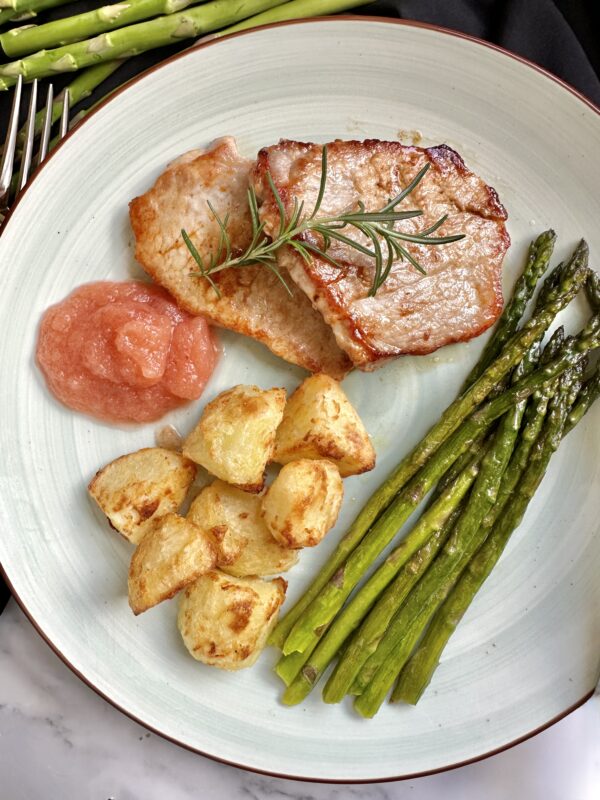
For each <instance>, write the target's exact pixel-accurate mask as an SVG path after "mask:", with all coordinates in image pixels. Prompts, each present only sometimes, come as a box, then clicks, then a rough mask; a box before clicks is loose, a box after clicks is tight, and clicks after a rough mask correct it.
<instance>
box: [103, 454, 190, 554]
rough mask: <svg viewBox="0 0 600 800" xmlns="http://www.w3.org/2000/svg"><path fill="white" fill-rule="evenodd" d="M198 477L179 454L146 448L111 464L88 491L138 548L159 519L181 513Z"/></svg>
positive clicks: (121, 531) (113, 525) (112, 522)
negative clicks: (185, 499)
mask: <svg viewBox="0 0 600 800" xmlns="http://www.w3.org/2000/svg"><path fill="white" fill-rule="evenodd" d="M195 476H196V465H195V464H193V463H192V462H191V461H189V460H188V459H187V458H184V456H182V455H180V454H179V453H174V452H173V451H171V450H165V449H164V448H162V447H146V448H144V449H143V450H138V451H137V452H136V453H129V454H128V455H125V456H121V458H117V459H115V460H114V461H111V462H110V464H107V465H106V466H105V467H104V468H103V469H101V470H100V471H99V472H97V473H96V475H95V477H94V478H93V480H92V481H91V482H90V484H89V486H88V491H89V493H90V494H91V496H92V497H93V498H94V500H95V501H96V502H97V503H98V505H99V506H100V508H101V509H102V511H103V512H104V513H105V514H106V516H107V517H108V521H109V523H110V524H111V525H112V527H113V528H115V530H117V531H119V533H122V534H123V536H125V538H126V539H129V541H130V542H133V543H134V544H138V543H139V542H141V541H142V539H143V537H144V535H145V534H146V533H147V532H148V531H149V530H150V529H151V528H152V527H153V526H154V523H155V521H156V520H157V519H159V518H160V517H163V516H164V515H165V514H169V513H171V512H173V511H177V509H178V508H179V506H180V505H181V503H182V502H183V500H184V498H185V495H186V492H187V490H188V489H189V487H190V485H191V483H192V481H193V480H194V478H195Z"/></svg>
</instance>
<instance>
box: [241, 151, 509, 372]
mask: <svg viewBox="0 0 600 800" xmlns="http://www.w3.org/2000/svg"><path fill="white" fill-rule="evenodd" d="M321 154H322V147H321V145H317V144H303V143H301V142H293V141H281V142H280V143H279V144H277V145H274V146H273V147H267V148H265V149H263V150H261V151H260V153H259V155H258V161H257V163H256V167H255V169H254V174H253V181H254V185H255V188H256V191H257V194H258V197H259V201H262V205H261V208H260V214H261V218H262V219H263V220H264V222H265V223H266V229H267V231H268V232H269V233H270V234H273V232H274V231H275V230H276V229H277V226H278V224H279V215H278V212H277V207H276V205H275V202H274V198H273V193H272V191H271V190H270V188H269V185H268V182H267V180H266V174H267V171H269V172H270V174H271V176H272V177H273V180H274V183H275V186H276V187H277V190H278V192H279V193H280V195H281V197H282V199H283V202H284V205H285V207H286V211H287V213H288V214H289V213H291V211H292V208H293V203H294V198H298V200H299V201H304V204H305V208H306V209H307V210H308V211H309V212H310V211H311V209H312V208H313V207H314V203H315V200H316V197H317V193H318V188H319V180H320V175H321ZM425 164H429V165H430V169H429V171H428V172H427V173H426V175H425V177H424V178H423V180H422V181H421V183H420V184H419V185H418V186H417V188H416V189H415V190H414V191H413V192H412V194H411V195H409V197H408V198H407V199H406V200H404V202H403V203H402V206H401V207H400V208H399V210H406V209H413V208H415V207H416V208H419V209H421V210H422V211H423V216H421V217H417V218H415V219H411V220H405V221H402V222H399V223H396V225H397V226H399V229H400V226H401V229H402V230H405V231H407V232H409V233H415V232H416V231H418V230H423V229H424V228H427V227H429V226H430V225H432V224H433V223H434V222H436V221H437V220H438V219H439V218H440V217H441V216H442V215H444V214H447V215H448V220H447V221H446V222H445V223H444V224H443V225H442V227H441V228H440V229H439V230H438V232H437V233H436V234H435V235H436V236H445V235H450V234H455V233H464V234H466V236H465V238H464V239H462V240H461V241H458V242H455V243H453V244H446V245H441V246H423V245H414V244H407V249H408V250H409V251H410V252H411V253H412V254H413V255H414V256H415V258H416V259H417V261H418V262H419V263H420V264H421V266H422V267H423V268H424V269H425V270H426V272H427V274H426V275H425V276H424V275H422V274H421V273H419V272H418V271H417V270H416V269H415V268H414V267H412V266H411V265H410V264H409V263H407V262H406V261H398V262H396V263H394V265H393V267H392V271H391V273H390V275H389V277H388V279H387V280H386V281H385V283H384V284H383V286H381V288H380V289H379V290H378V291H377V294H376V296H375V297H369V296H368V293H369V289H370V287H371V284H372V280H373V260H372V259H371V258H370V257H369V256H368V255H362V254H361V253H359V252H358V251H357V250H354V249H353V248H351V247H349V246H348V245H344V244H339V243H336V242H333V243H332V245H331V248H330V251H329V252H330V254H331V255H332V256H333V257H334V258H335V259H336V260H337V261H338V262H340V263H341V264H342V266H343V269H339V268H338V267H335V266H332V265H331V264H330V263H328V262H327V261H325V260H323V259H320V258H319V257H311V258H310V260H309V261H308V263H307V262H305V261H304V260H303V259H302V257H301V256H300V255H299V254H298V253H297V252H296V251H295V250H293V249H291V248H289V247H285V248H281V250H280V252H279V256H278V260H279V264H280V266H281V268H282V269H286V270H288V271H289V273H290V275H291V276H292V278H293V279H294V281H295V282H296V284H297V285H298V286H299V287H300V288H301V289H303V291H304V292H305V293H306V295H307V297H309V298H310V300H311V301H312V303H313V305H314V306H315V307H316V308H318V309H319V311H320V312H321V313H322V315H323V317H324V319H325V320H326V322H327V323H328V324H329V325H331V327H332V329H333V331H334V333H335V337H336V339H337V342H338V344H339V346H340V347H341V348H342V349H343V350H345V351H346V352H347V353H348V355H349V356H350V358H351V359H352V361H353V363H354V364H355V365H356V366H357V367H358V368H359V369H362V370H372V369H374V368H375V367H377V366H379V365H380V364H382V363H383V362H385V361H386V360H388V359H390V358H393V357H395V356H400V355H404V354H408V353H415V354H424V353H430V352H432V351H433V350H436V349H437V348H438V347H442V345H445V344H448V343H450V342H459V341H465V340H467V339H471V338H472V337H473V336H477V335H478V334H480V333H482V332H483V331H484V330H485V329H486V328H488V327H489V326H490V325H491V324H492V323H493V322H494V321H495V320H496V318H497V317H498V315H499V313H500V311H501V310H502V288H501V267H502V259H503V258H504V254H505V252H506V250H507V249H508V246H509V244H510V239H509V236H508V233H507V231H506V227H505V225H504V221H505V220H506V211H505V210H504V208H503V207H502V205H501V204H500V202H499V200H498V196H497V195H496V192H495V191H494V189H492V188H491V187H490V186H487V184H486V183H484V181H483V180H482V179H481V178H479V177H478V176H477V175H475V174H474V173H473V172H471V171H470V170H468V169H467V167H466V166H465V164H464V162H463V160H462V158H461V157H460V156H459V155H458V153H456V152H455V151H454V150H451V149H450V148H449V147H447V146H446V145H441V146H439V147H430V148H426V149H423V148H420V147H408V146H405V145H402V144H400V143H398V142H382V141H378V140H369V141H365V142H353V141H350V142H342V141H336V142H332V143H331V144H329V145H328V171H327V185H326V190H325V196H324V198H323V203H322V206H321V210H320V211H319V214H318V216H326V215H327V216H329V215H335V214H339V213H340V212H343V211H347V210H350V209H355V208H356V207H357V205H358V203H359V201H362V202H363V203H364V205H365V206H366V209H367V210H368V211H375V210H377V209H379V208H381V207H382V206H384V205H385V204H386V203H387V202H388V201H389V199H390V198H392V197H394V196H395V195H397V194H398V193H399V192H400V191H401V190H402V189H403V188H404V187H406V186H407V185H408V184H409V183H410V181H411V180H412V179H413V178H414V177H415V176H416V174H417V172H418V171H419V170H420V169H421V168H422V167H423V166H424V165H425ZM344 233H347V234H348V235H349V236H351V237H354V238H356V237H357V236H360V235H361V234H358V233H357V232H356V231H353V229H351V228H347V229H345V230H344ZM303 236H304V238H305V239H307V240H308V241H312V243H314V244H320V241H319V239H318V237H317V236H316V235H315V234H314V233H310V232H309V233H306V234H303ZM363 242H364V243H365V244H368V243H369V242H368V240H366V239H364V240H363ZM384 252H385V251H384Z"/></svg>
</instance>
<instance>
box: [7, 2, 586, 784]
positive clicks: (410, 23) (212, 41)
mask: <svg viewBox="0 0 600 800" xmlns="http://www.w3.org/2000/svg"><path fill="white" fill-rule="evenodd" d="M315 22H316V23H319V22H323V23H328V22H358V23H361V22H363V23H367V24H368V23H372V22H376V23H382V24H390V25H399V26H404V27H409V28H410V27H413V28H423V29H426V30H431V31H435V32H437V33H441V34H443V35H447V36H453V37H455V38H458V39H463V40H466V41H469V42H472V43H474V44H477V45H480V46H483V47H486V48H488V49H490V50H494V51H496V52H497V53H499V54H501V55H504V56H508V57H509V58H511V59H513V60H515V61H518V62H520V63H521V64H523V65H524V66H526V67H529V68H531V69H533V70H535V71H536V72H538V73H539V74H541V75H542V76H544V77H546V78H547V79H549V80H551V81H553V82H554V83H556V84H558V85H559V86H560V87H561V88H562V89H564V90H566V91H568V92H569V93H570V94H572V95H574V96H575V97H576V98H577V99H578V100H579V101H581V102H583V103H584V104H585V105H586V106H587V107H588V108H590V109H591V110H592V111H594V112H595V113H596V114H598V116H600V107H599V106H597V105H596V104H595V103H594V102H593V101H592V100H590V99H589V98H587V97H586V96H585V95H584V94H582V93H581V92H580V91H579V90H578V89H575V87H573V86H571V85H570V84H569V83H568V82H567V81H565V80H563V79H562V78H559V77H558V76H557V75H554V73H552V72H550V71H549V70H547V69H546V68H545V67H542V66H540V65H539V64H536V63H534V62H533V61H530V60H529V59H527V58H525V57H524V56H520V55H518V54H516V53H513V52H511V51H510V50H507V49H506V48H504V47H501V46H500V45H497V44H493V43H492V42H487V41H485V40H484V39H480V38H479V37H477V36H472V35H470V34H467V33H464V32H462V31H457V30H453V29H451V28H447V27H444V26H442V25H435V24H432V23H427V22H418V21H416V20H407V19H396V18H394V17H385V16H376V15H359V14H339V15H335V16H332V15H328V16H322V17H308V18H303V19H292V20H283V21H280V22H272V23H269V24H266V25H260V26H257V27H254V28H248V29H246V30H243V31H238V32H236V33H232V34H228V35H226V36H220V37H217V36H215V35H214V34H209V35H208V36H205V37H203V38H202V39H200V40H199V41H197V42H196V43H195V44H193V45H191V46H190V47H187V48H185V49H184V50H181V51H180V52H178V53H174V54H173V55H171V56H169V57H168V58H165V59H163V60H162V61H160V62H159V63H157V64H154V65H153V66H151V67H148V68H147V69H145V70H144V71H143V72H140V73H139V74H138V75H136V76H135V77H133V78H131V79H130V80H129V81H127V83H125V84H123V85H122V86H120V87H119V88H118V89H116V90H115V91H113V92H112V93H111V94H109V95H108V96H107V97H106V98H104V100H102V101H100V102H99V103H98V104H97V105H96V106H95V107H94V108H93V110H92V111H90V113H89V114H87V115H86V116H85V117H84V118H83V119H82V120H80V122H79V123H78V124H77V125H75V127H74V128H72V129H71V130H70V131H68V132H67V134H66V136H65V137H64V138H63V139H62V140H61V141H60V142H59V144H58V145H57V146H56V147H55V148H54V149H53V150H52V152H51V153H50V154H49V156H48V157H47V158H46V159H45V161H44V162H43V163H42V164H41V165H40V166H39V167H38V168H37V169H36V170H35V172H34V173H33V175H32V177H31V179H30V181H29V183H28V184H27V185H26V186H25V188H24V189H23V190H21V192H20V193H19V195H18V196H17V198H16V200H15V202H14V204H13V205H12V206H11V208H10V210H9V211H8V213H7V215H6V217H5V218H4V220H3V222H2V224H0V235H1V234H2V233H3V231H4V230H5V228H6V226H7V225H8V224H9V222H10V219H11V217H12V214H13V212H14V211H15V210H16V208H17V207H18V206H19V205H20V203H21V201H22V199H23V197H24V196H25V195H26V194H27V193H28V192H29V190H30V189H31V187H32V185H34V183H35V180H36V178H37V177H38V175H39V174H40V172H41V171H42V170H43V169H44V167H45V166H46V165H47V164H48V162H49V161H50V159H51V158H52V157H53V156H54V155H55V154H56V153H57V152H58V151H59V150H60V149H61V148H62V146H63V144H64V143H65V142H66V141H67V140H68V139H70V138H71V137H72V136H73V135H74V134H76V133H77V132H78V131H79V130H80V128H81V126H82V125H83V124H85V123H87V122H89V121H90V120H91V119H93V117H94V116H95V115H96V113H97V112H98V111H100V110H101V109H103V108H104V107H105V106H106V105H107V104H108V103H110V102H111V101H112V100H114V99H115V98H116V97H118V96H119V95H121V94H122V93H123V92H125V91H127V90H128V89H129V88H130V87H132V86H134V85H135V84H137V83H138V82H139V81H141V80H143V79H145V78H146V77H147V76H149V75H150V74H152V73H154V72H156V71H158V70H159V69H162V68H163V67H165V66H167V65H170V64H172V63H173V62H175V61H178V60H180V59H183V58H185V57H186V56H188V55H190V53H192V52H193V51H194V50H201V49H204V48H207V47H210V46H213V45H216V44H218V43H220V42H223V41H229V40H231V39H235V38H237V37H241V36H249V35H252V34H254V33H256V32H259V31H263V30H268V29H270V28H282V27H287V26H292V25H305V24H308V23H315ZM0 574H1V575H2V577H3V578H4V581H5V582H6V584H7V585H8V587H9V589H10V592H11V595H12V597H14V599H15V601H16V602H17V605H18V606H19V608H20V609H21V611H22V612H23V613H24V614H25V616H26V617H27V619H28V620H29V622H30V623H31V625H32V626H33V628H34V630H35V631H36V632H37V633H38V634H39V636H40V637H41V638H42V639H43V640H44V642H45V643H46V644H47V645H48V646H49V647H50V649H51V650H52V651H53V652H54V653H55V654H56V655H57V656H58V657H59V659H60V660H61V661H62V662H63V664H65V666H67V667H68V668H69V669H70V670H71V672H72V673H73V674H74V675H76V676H77V677H78V678H79V679H80V680H81V681H82V682H83V683H85V684H86V685H87V686H88V687H89V688H90V689H92V690H93V691H94V692H95V693H96V694H97V695H98V696H99V697H101V698H102V699H103V700H105V701H106V702H108V703H109V704H110V705H111V706H113V708H115V709H117V710H118V711H120V712H121V713H122V714H124V715H125V716H126V717H128V718H129V719H131V720H132V721H133V722H135V723H137V724H138V725H141V726H142V727H143V728H145V729H146V730H149V731H151V732H152V733H155V734H156V735H158V736H160V737H161V738H162V739H165V740H166V741H169V742H171V743H172V744H175V745H178V746H179V747H182V748H184V749H185V750H188V751H190V752H193V753H196V754H198V755H201V756H203V757H205V758H209V759H210V760H211V761H215V762H217V763H220V764H225V765H227V766H230V767H235V768H237V769H243V770H246V771H248V772H252V773H255V774H259V775H267V776H269V777H273V778H281V779H287V780H294V781H301V782H306V783H322V784H341V785H343V784H348V785H358V784H371V783H391V782H395V781H404V780H412V779H416V778H423V777H427V776H430V775H436V774H440V773H443V772H449V771H450V770H454V769H459V768H460V767H464V766H468V765H469V764H475V763H477V762H478V761H483V760H485V759H487V758H491V757H492V756H495V755H498V754H499V753H503V752H505V751H507V750H510V749H511V748H512V747H516V746H517V745H519V744H521V743H522V742H525V741H527V740H528V739H531V738H533V737H534V736H537V735H538V734H539V733H542V732H543V731H545V730H547V729H548V728H550V727H551V726H552V725H555V724H556V723H557V722H560V720H562V719H564V718H565V717H567V716H568V715H569V714H571V713H572V712H573V711H575V710H576V709H578V708H580V707H581V706H582V705H583V704H584V703H586V702H587V701H588V700H589V699H590V698H591V697H592V696H593V695H594V693H595V689H594V688H592V689H591V690H590V691H589V692H588V693H587V694H585V695H584V696H583V697H582V698H580V699H579V700H577V701H576V702H575V703H573V704H572V705H571V706H569V707H568V708H566V709H565V710H564V711H561V712H560V713H559V714H557V715H556V716H554V717H552V718H551V719H550V720H548V721H547V722H545V723H543V724H542V725H539V726H538V727H537V728H535V729H534V730H532V731H528V732H526V733H524V734H523V735H522V736H519V737H518V738H517V739H514V740H512V741H510V742H508V743H506V744H504V745H500V746H499V747H496V748H494V749H493V750H490V751H487V752H485V753H482V754H479V755H476V756H473V757H472V758H468V759H465V760H463V761H459V762H456V763H453V764H448V765H444V766H442V767H436V768H434V769H430V770H423V771H419V772H411V773H406V774H401V775H395V776H388V777H384V778H358V779H348V778H311V777H308V776H305V775H293V774H290V773H281V772H274V771H271V770H266V769H260V768H257V767H253V766H249V765H247V764H242V763H239V762H237V761H232V760H229V759H226V758H222V757H220V756H217V755H214V754H212V753H207V752H205V751H203V750H201V749H199V748H198V747H194V746H193V745H190V744H187V743H186V742H184V741H181V740H179V739H177V738H176V737H174V736H171V735H170V734H168V733H165V732H164V731H161V730H160V729H158V728H156V727H154V726H152V725H150V724H148V723H146V722H144V721H143V720H141V719H140V718H139V717H137V716H136V715H135V714H134V713H133V712H131V711H129V710H127V709H126V708H124V707H123V706H122V705H120V704H119V703H118V702H117V701H116V700H114V699H113V698H111V697H110V696H108V695H107V694H106V693H105V692H103V691H102V690H101V689H99V688H98V687H97V686H96V685H95V684H94V683H93V682H92V680H91V679H90V678H88V677H86V676H85V675H84V674H83V673H82V672H81V671H80V670H79V669H78V668H77V667H76V666H75V665H74V664H72V663H71V662H70V661H69V659H68V658H67V657H66V656H65V655H64V653H63V652H62V651H61V650H60V648H59V647H58V646H57V645H56V644H55V643H54V642H53V641H52V640H51V639H50V637H49V636H48V635H47V634H46V633H45V632H44V631H43V630H42V628H41V626H40V623H38V621H37V620H36V619H35V617H34V616H33V614H32V613H31V612H30V611H29V609H28V608H27V606H26V604H25V602H24V600H23V599H22V598H21V597H20V595H19V593H18V592H17V591H16V589H15V587H14V585H13V583H12V581H11V579H10V578H9V576H8V574H7V572H6V569H5V567H4V565H3V564H2V563H0Z"/></svg>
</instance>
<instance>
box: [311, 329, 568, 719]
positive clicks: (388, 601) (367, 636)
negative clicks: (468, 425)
mask: <svg viewBox="0 0 600 800" xmlns="http://www.w3.org/2000/svg"><path fill="white" fill-rule="evenodd" d="M558 339H559V334H555V335H554V337H553V340H552V341H553V342H554V343H557V340H558ZM560 343H562V339H560ZM550 351H551V347H547V348H546V353H547V354H549V353H550ZM553 355H554V356H556V355H558V350H557V348H556V346H554V349H553ZM538 356H539V348H538V347H535V348H534V349H532V350H531V351H530V352H529V353H528V354H527V356H526V357H525V359H523V361H522V362H521V363H520V364H519V365H518V366H517V368H516V369H515V372H514V374H513V383H514V382H516V381H518V380H519V379H520V378H522V377H523V376H524V375H526V374H527V373H528V372H531V370H532V369H533V368H534V366H535V364H536V363H537V360H538ZM547 360H549V359H547ZM536 394H539V393H536ZM525 405H526V401H521V405H520V406H519V407H518V408H517V412H518V413H523V411H524V410H525ZM505 424H506V423H505ZM480 455H483V451H480ZM395 584H400V586H399V587H398V588H400V591H396V588H395V585H392V586H391V587H390V588H389V589H388V590H387V592H386V593H385V594H384V595H383V596H382V597H381V599H380V600H379V601H378V602H377V605H376V606H375V607H374V608H373V610H372V611H371V613H370V614H369V615H368V616H367V617H366V619H365V620H364V622H363V624H362V625H361V627H360V629H359V630H358V632H357V634H356V635H355V636H354V638H353V639H352V640H351V642H350V644H349V645H348V647H347V648H346V650H345V652H344V654H343V656H341V657H340V659H339V661H338V664H337V666H336V668H335V669H334V671H333V673H332V675H331V676H330V678H329V680H328V682H327V684H326V686H325V689H324V691H323V699H324V700H325V701H326V702H331V703H336V702H340V701H341V700H342V699H343V697H344V696H345V695H346V694H348V692H349V691H350V690H351V687H352V684H353V682H354V680H355V679H356V676H357V674H358V672H359V671H360V669H361V668H362V666H363V665H364V663H365V662H366V661H367V659H368V658H369V656H370V655H371V654H372V653H374V652H375V650H376V649H377V645H378V643H379V641H380V640H381V638H382V636H383V635H384V633H385V631H386V629H387V627H388V625H389V623H390V621H391V619H392V617H393V616H394V614H395V613H396V612H397V611H398V609H399V608H400V606H401V605H402V603H403V602H404V600H405V599H406V596H407V594H408V592H404V591H403V590H402V588H401V579H398V580H397V581H396V582H395ZM361 591H362V590H361Z"/></svg>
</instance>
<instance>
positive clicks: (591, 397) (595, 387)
mask: <svg viewBox="0 0 600 800" xmlns="http://www.w3.org/2000/svg"><path fill="white" fill-rule="evenodd" d="M598 397H600V363H599V364H598V365H597V366H596V370H595V372H594V373H593V375H592V376H591V377H590V378H589V379H588V380H587V381H586V382H585V383H584V384H583V387H582V388H581V391H580V392H579V394H578V396H577V401H576V403H575V405H574V406H573V408H572V409H571V410H570V411H569V414H568V416H567V421H566V423H565V435H566V434H567V433H569V431H572V430H573V428H574V427H575V425H577V424H578V423H579V422H581V420H582V419H583V417H584V416H585V415H586V414H587V412H588V411H589V410H590V408H591V406H592V404H593V403H594V402H595V401H596V400H597V399H598Z"/></svg>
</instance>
